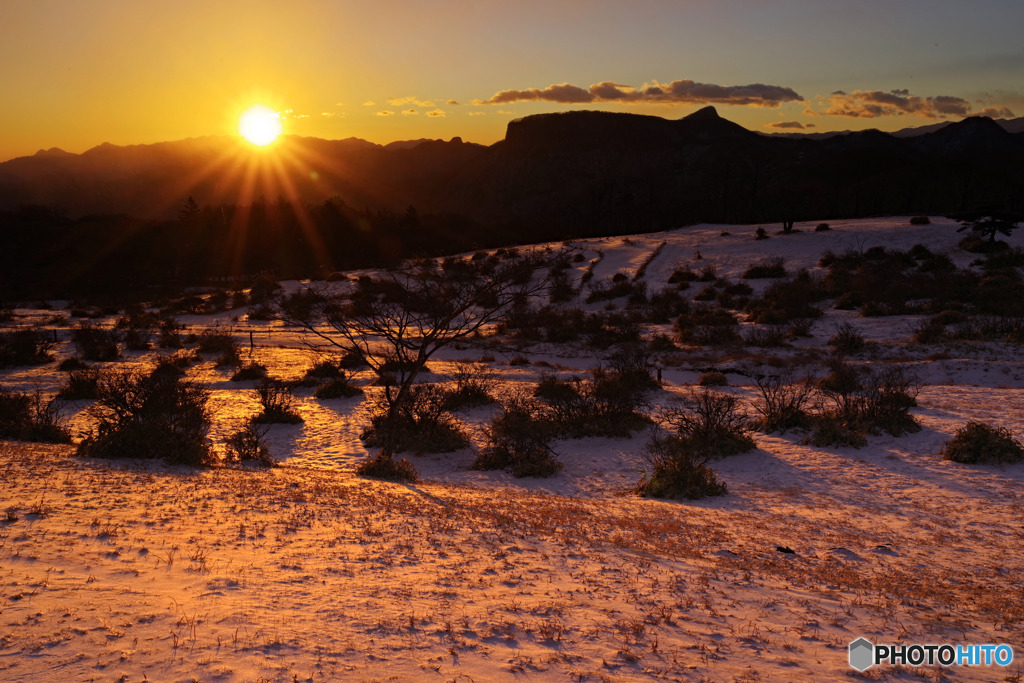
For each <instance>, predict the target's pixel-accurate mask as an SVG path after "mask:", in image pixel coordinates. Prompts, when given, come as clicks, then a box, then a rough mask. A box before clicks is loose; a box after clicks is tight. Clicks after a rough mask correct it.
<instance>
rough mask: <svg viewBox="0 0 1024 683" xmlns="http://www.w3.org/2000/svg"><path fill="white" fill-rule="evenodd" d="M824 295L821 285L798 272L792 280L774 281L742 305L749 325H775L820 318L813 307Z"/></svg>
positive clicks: (819, 313) (806, 273) (805, 272)
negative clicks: (750, 323) (748, 319)
mask: <svg viewBox="0 0 1024 683" xmlns="http://www.w3.org/2000/svg"><path fill="white" fill-rule="evenodd" d="M824 296H825V292H824V290H822V287H821V283H820V282H819V280H818V279H817V278H813V277H811V275H810V273H808V272H807V271H806V270H801V271H799V272H798V273H797V274H796V277H794V278H793V279H792V280H776V281H775V282H772V283H771V284H770V285H768V287H766V288H765V290H764V292H762V293H761V296H759V297H756V298H754V299H751V300H749V301H748V302H747V304H746V305H745V306H744V310H746V312H747V313H748V314H749V315H750V320H751V322H755V323H762V324H769V325H778V324H784V323H789V322H792V321H794V320H798V319H802V318H818V317H821V309H820V308H819V307H817V306H816V305H815V303H816V302H817V301H820V300H821V299H822V298H823V297H824Z"/></svg>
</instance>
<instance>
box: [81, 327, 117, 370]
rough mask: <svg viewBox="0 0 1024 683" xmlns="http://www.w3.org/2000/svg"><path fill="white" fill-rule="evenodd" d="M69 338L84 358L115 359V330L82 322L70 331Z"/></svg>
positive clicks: (96, 359)
mask: <svg viewBox="0 0 1024 683" xmlns="http://www.w3.org/2000/svg"><path fill="white" fill-rule="evenodd" d="M71 340H72V341H73V342H74V343H75V346H77V347H78V352H79V353H80V354H81V355H82V358H84V359H85V360H92V361H112V360H117V356H118V352H117V344H118V341H119V335H118V333H117V331H115V330H110V329H105V328H102V327H96V326H95V325H92V324H91V323H87V322H83V323H80V324H79V325H77V326H76V327H75V328H74V329H73V330H72V331H71Z"/></svg>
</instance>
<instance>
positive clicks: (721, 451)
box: [634, 387, 756, 500]
mask: <svg viewBox="0 0 1024 683" xmlns="http://www.w3.org/2000/svg"><path fill="white" fill-rule="evenodd" d="M737 408H738V401H737V399H736V397H734V396H730V395H729V394H723V393H719V392H717V391H713V390H711V389H708V388H707V387H705V388H703V389H701V390H699V391H692V392H690V393H689V394H688V395H686V396H683V397H682V398H680V400H679V401H678V402H677V404H676V405H675V406H673V407H671V408H667V409H665V410H663V411H662V412H661V413H660V415H659V418H660V421H661V422H662V425H663V426H668V427H670V428H672V433H669V434H668V435H655V436H654V437H653V438H652V439H651V441H650V442H649V443H648V444H647V448H646V449H645V451H644V459H645V460H646V461H647V464H648V472H646V473H645V474H644V476H643V478H642V479H641V480H640V482H639V483H638V484H637V485H636V488H635V489H634V491H635V492H636V493H637V494H638V495H641V496H652V497H655V498H686V499H690V500H694V499H699V498H704V497H706V496H721V495H725V494H726V493H727V492H728V489H727V488H726V485H725V484H724V483H722V482H720V481H719V480H718V478H717V477H716V476H715V473H714V472H713V471H712V470H711V469H710V468H709V467H708V466H707V463H708V462H709V461H710V460H713V459H717V458H723V457H726V456H729V455H735V454H737V453H744V452H746V451H749V450H752V449H753V448H755V447H756V445H755V444H754V440H753V439H751V438H750V436H749V435H748V433H747V432H748V431H749V429H750V425H749V421H748V420H747V418H746V417H745V416H744V415H743V414H741V413H740V412H739V410H738V409H737Z"/></svg>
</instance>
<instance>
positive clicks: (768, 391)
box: [754, 374, 814, 433]
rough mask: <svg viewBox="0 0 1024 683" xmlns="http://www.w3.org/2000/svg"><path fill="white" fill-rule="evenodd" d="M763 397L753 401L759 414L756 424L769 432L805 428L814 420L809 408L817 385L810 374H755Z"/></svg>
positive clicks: (758, 388) (757, 385) (755, 379)
mask: <svg viewBox="0 0 1024 683" xmlns="http://www.w3.org/2000/svg"><path fill="white" fill-rule="evenodd" d="M754 385H755V386H756V387H757V391H758V393H759V394H760V395H761V400H760V401H758V402H756V403H754V410H756V411H757V412H758V413H759V414H760V415H761V417H760V419H758V420H757V422H756V423H755V425H756V426H757V428H758V429H760V430H761V431H764V432H766V433H772V432H786V431H787V430H789V429H803V428H806V427H809V426H810V424H811V416H810V414H809V413H808V412H807V406H808V405H809V403H810V400H811V397H812V393H813V391H814V385H813V383H812V381H811V380H810V378H803V379H796V378H794V377H793V376H792V375H791V374H784V375H760V376H757V377H754Z"/></svg>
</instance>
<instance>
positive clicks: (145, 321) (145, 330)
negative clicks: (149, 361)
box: [114, 304, 160, 351]
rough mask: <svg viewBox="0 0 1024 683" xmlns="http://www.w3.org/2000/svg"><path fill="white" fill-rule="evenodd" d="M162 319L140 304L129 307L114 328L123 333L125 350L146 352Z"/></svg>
mask: <svg viewBox="0 0 1024 683" xmlns="http://www.w3.org/2000/svg"><path fill="white" fill-rule="evenodd" d="M159 324H160V319H159V318H158V317H157V316H156V315H155V314H153V313H150V312H149V311H147V310H146V309H145V308H144V307H143V306H142V305H140V304H133V305H131V306H129V307H128V308H127V309H126V310H125V312H124V315H122V316H121V317H120V318H118V319H117V322H116V323H115V324H114V328H115V329H117V330H118V331H120V332H121V339H122V341H123V342H124V345H125V348H127V349H128V350H130V351H145V350H147V349H149V347H150V341H151V340H152V339H153V335H154V334H155V333H156V329H157V326H158V325H159Z"/></svg>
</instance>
